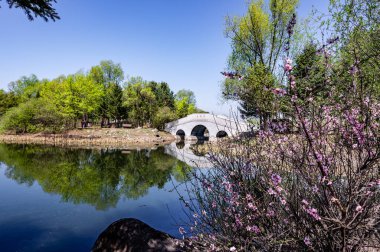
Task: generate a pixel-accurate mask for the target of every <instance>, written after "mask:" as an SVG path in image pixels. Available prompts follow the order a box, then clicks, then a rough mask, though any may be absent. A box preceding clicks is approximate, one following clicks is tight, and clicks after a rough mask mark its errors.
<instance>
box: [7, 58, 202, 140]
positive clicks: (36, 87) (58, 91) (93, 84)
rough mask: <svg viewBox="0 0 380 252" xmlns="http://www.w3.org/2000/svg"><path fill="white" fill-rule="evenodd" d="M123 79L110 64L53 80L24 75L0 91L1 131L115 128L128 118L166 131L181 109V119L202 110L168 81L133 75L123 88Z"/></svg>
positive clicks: (186, 92) (189, 94)
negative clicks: (95, 124)
mask: <svg viewBox="0 0 380 252" xmlns="http://www.w3.org/2000/svg"><path fill="white" fill-rule="evenodd" d="M123 79H124V72H123V69H122V68H121V66H120V64H115V63H113V62H112V61H101V62H100V64H99V65H97V66H94V67H92V68H91V70H90V71H88V72H78V73H76V74H73V75H68V76H60V77H58V78H56V79H53V80H42V81H41V80H38V78H37V77H36V76H35V75H31V76H29V77H25V76H23V77H21V78H20V79H19V80H17V81H14V82H11V83H10V84H9V88H10V91H9V92H4V91H3V90H0V116H2V117H3V118H2V121H1V123H0V125H1V129H2V131H13V132H17V133H29V132H39V131H48V132H58V131H64V130H68V129H72V128H75V127H76V125H77V121H78V120H81V121H82V127H86V126H87V123H88V122H89V121H90V120H92V122H99V121H101V123H100V125H101V126H105V125H107V124H109V123H111V122H112V123H115V125H116V127H120V126H121V125H122V123H123V122H125V121H126V120H128V122H130V123H132V124H134V125H135V126H148V127H151V126H154V127H157V128H160V129H162V128H163V127H164V124H165V123H167V122H169V121H172V120H174V119H176V118H177V113H176V111H177V110H176V109H177V108H178V110H179V111H180V112H179V114H180V115H183V116H186V115H188V114H189V113H194V112H197V111H200V110H199V109H197V108H196V107H195V96H194V93H193V92H191V91H189V90H181V91H180V92H179V93H178V94H177V96H176V97H175V96H174V94H173V92H172V91H171V90H170V87H169V85H168V84H167V83H165V82H161V83H157V82H154V81H151V82H147V81H144V80H143V79H142V78H141V77H132V78H130V79H129V81H128V82H127V83H125V84H123V87H122V86H121V82H122V81H123ZM99 117H100V120H99Z"/></svg>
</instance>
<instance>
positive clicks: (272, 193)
mask: <svg viewBox="0 0 380 252" xmlns="http://www.w3.org/2000/svg"><path fill="white" fill-rule="evenodd" d="M268 193H269V195H275V194H277V193H276V192H275V191H274V190H273V189H272V188H269V190H268Z"/></svg>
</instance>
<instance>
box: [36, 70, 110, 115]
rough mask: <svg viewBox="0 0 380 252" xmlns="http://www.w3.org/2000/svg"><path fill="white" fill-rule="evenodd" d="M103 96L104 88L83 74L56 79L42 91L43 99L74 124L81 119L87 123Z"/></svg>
mask: <svg viewBox="0 0 380 252" xmlns="http://www.w3.org/2000/svg"><path fill="white" fill-rule="evenodd" d="M103 96H104V92H103V88H102V86H101V85H100V84H98V83H95V82H94V81H93V79H92V78H90V77H88V76H86V75H84V74H82V73H78V74H75V75H69V76H67V77H64V76H62V77H60V78H58V79H55V80H53V81H51V82H49V83H47V85H45V86H44V88H43V90H42V91H41V98H42V99H44V100H46V101H49V102H50V103H52V105H54V107H55V110H56V111H59V113H61V114H62V115H63V117H65V118H71V119H72V120H73V121H74V122H76V120H77V119H78V118H79V117H82V120H83V121H85V122H87V120H88V115H89V114H91V113H93V112H95V111H96V110H97V109H98V108H99V106H100V102H101V100H102V97H103Z"/></svg>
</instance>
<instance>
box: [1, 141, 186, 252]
mask: <svg viewBox="0 0 380 252" xmlns="http://www.w3.org/2000/svg"><path fill="white" fill-rule="evenodd" d="M188 171H189V166H188V165H186V164H185V163H183V162H182V161H179V160H178V159H176V158H174V157H172V156H170V155H167V154H165V152H164V149H163V148H161V149H160V148H159V149H157V150H140V151H121V150H79V149H64V148H57V147H47V146H35V145H5V144H0V211H1V214H0V251H89V250H90V249H91V247H92V245H93V244H94V242H95V240H96V239H97V237H98V235H99V234H100V233H101V232H102V231H103V230H104V229H105V228H107V226H109V225H110V224H111V223H112V222H114V221H116V220H118V219H121V218H137V219H139V220H142V221H144V222H146V223H147V224H149V225H151V226H152V227H154V228H156V229H159V230H162V231H165V232H168V233H170V234H172V235H174V236H178V226H177V225H176V222H175V220H178V219H179V218H180V217H181V216H182V215H183V210H182V208H181V205H180V202H179V196H178V194H177V192H175V191H172V189H173V187H174V185H179V184H181V182H183V181H184V180H185V178H186V172H188ZM179 188H180V190H183V187H181V186H180V187H179ZM181 188H182V189H181Z"/></svg>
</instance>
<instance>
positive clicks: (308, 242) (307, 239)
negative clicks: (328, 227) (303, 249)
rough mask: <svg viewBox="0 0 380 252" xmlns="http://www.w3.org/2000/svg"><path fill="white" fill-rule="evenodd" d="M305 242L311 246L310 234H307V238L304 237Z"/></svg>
mask: <svg viewBox="0 0 380 252" xmlns="http://www.w3.org/2000/svg"><path fill="white" fill-rule="evenodd" d="M303 242H304V243H305V245H306V246H308V247H310V246H311V241H310V238H309V237H308V236H306V237H305V239H303Z"/></svg>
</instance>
